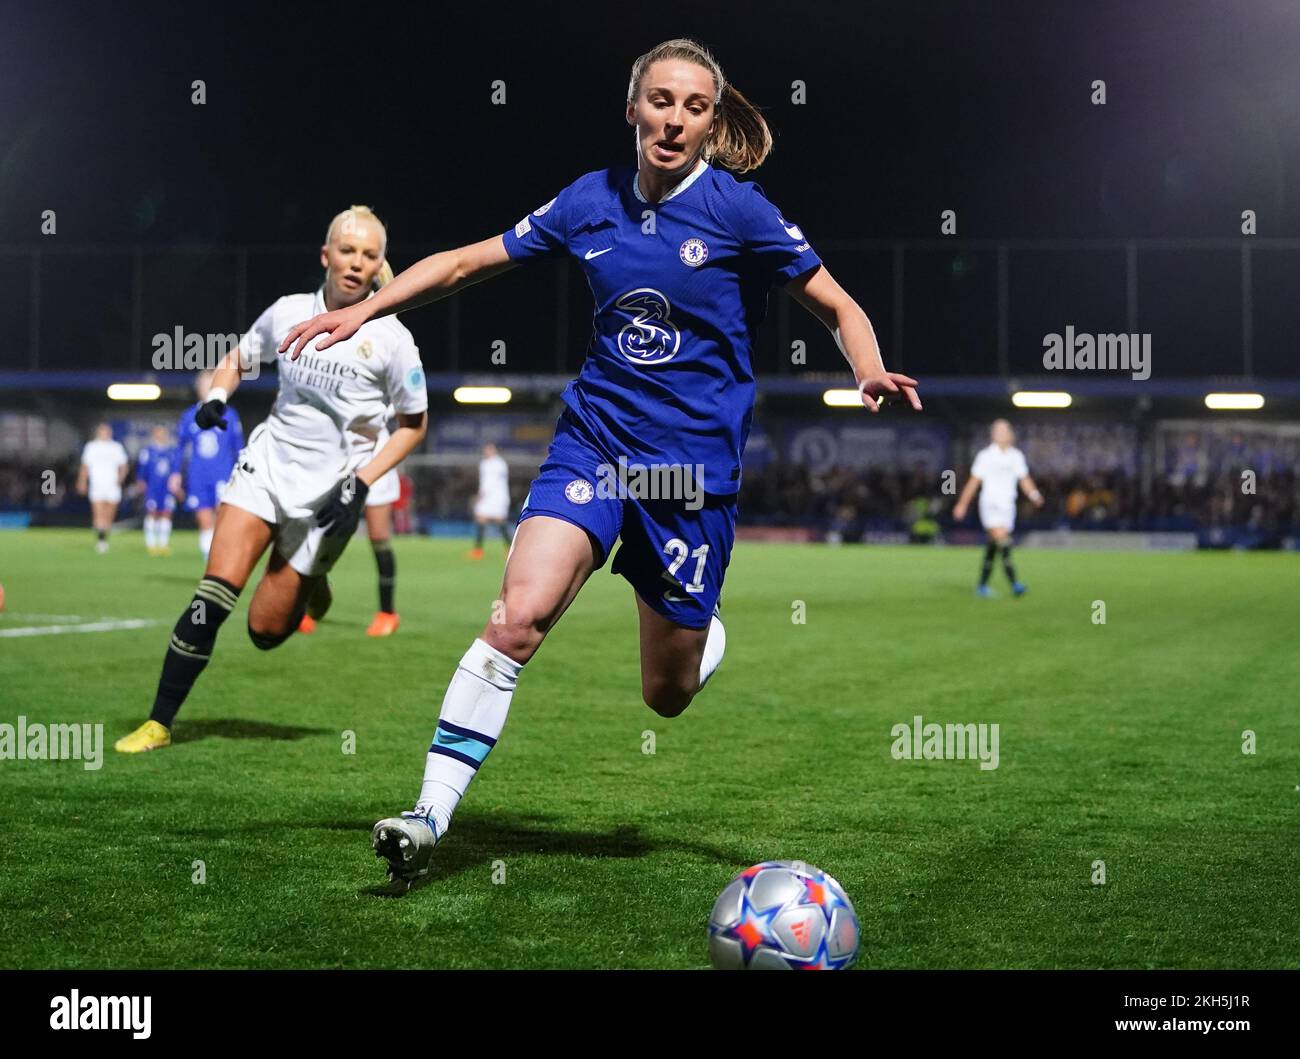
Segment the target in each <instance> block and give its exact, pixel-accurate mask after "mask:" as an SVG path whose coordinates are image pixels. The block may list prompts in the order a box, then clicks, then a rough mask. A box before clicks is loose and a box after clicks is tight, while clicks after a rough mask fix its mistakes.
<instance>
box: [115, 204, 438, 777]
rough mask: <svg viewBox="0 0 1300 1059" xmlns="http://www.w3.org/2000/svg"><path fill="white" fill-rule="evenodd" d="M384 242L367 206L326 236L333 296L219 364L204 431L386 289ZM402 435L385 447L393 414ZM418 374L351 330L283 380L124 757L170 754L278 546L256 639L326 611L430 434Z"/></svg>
mask: <svg viewBox="0 0 1300 1059" xmlns="http://www.w3.org/2000/svg"><path fill="white" fill-rule="evenodd" d="M387 240H388V235H387V232H386V231H385V230H384V227H383V225H382V224H381V223H380V221H379V219H378V218H377V217H376V216H375V215H374V214H373V213H372V212H371V211H370V210H369V209H368V208H367V207H365V206H353V207H352V208H351V209H348V210H344V211H343V212H342V213H340V214H339V215H338V216H337V217H335V218H334V220H333V221H331V222H330V226H329V230H328V232H327V233H326V236H325V245H324V246H322V247H321V251H320V260H321V264H322V265H323V266H324V267H325V282H324V283H323V284H322V286H321V288H320V289H319V290H318V291H316V293H314V294H290V295H288V296H286V297H283V298H281V299H280V300H279V301H277V302H276V303H275V304H274V305H272V306H271V307H270V308H268V309H266V310H265V311H264V312H263V313H262V315H261V316H259V317H258V318H257V322H256V323H254V324H253V327H252V330H250V331H249V332H248V334H247V335H245V336H244V338H243V339H242V341H241V342H240V343H239V348H238V349H237V350H233V351H232V352H231V353H230V355H229V356H227V357H226V359H225V360H224V361H223V362H222V363H221V366H220V367H219V368H218V369H217V373H216V376H215V377H214V379H213V384H212V389H211V390H209V392H208V395H207V401H206V402H205V403H204V405H203V406H202V407H201V408H200V409H199V410H198V413H197V415H196V416H195V420H196V423H197V425H198V427H199V429H202V430H205V429H208V428H210V427H213V426H224V425H225V412H226V401H227V400H228V399H229V396H230V393H231V392H232V391H233V390H234V389H235V387H236V386H237V385H238V384H239V379H240V371H241V370H246V369H247V368H249V367H251V365H252V362H253V361H254V360H255V359H258V358H263V357H266V356H273V355H274V350H275V346H276V343H277V342H279V341H280V339H281V338H283V337H284V335H285V333H286V332H287V331H288V330H289V327H290V325H291V324H292V323H293V322H294V321H296V320H299V319H301V318H302V317H303V315H304V314H305V313H309V312H312V311H324V312H328V311H337V310H339V309H342V308H345V307H347V306H350V305H356V304H358V303H359V302H361V301H364V300H365V299H366V297H367V296H368V295H369V293H370V291H371V288H372V286H373V285H375V284H378V283H382V282H383V280H384V279H385V278H386V275H385V272H384V270H385V261H384V255H385V253H386V243H387ZM390 405H391V406H392V408H393V411H394V412H395V414H396V417H397V429H396V430H395V431H393V433H392V435H391V436H390V437H389V438H388V440H387V441H386V442H384V443H383V444H382V445H381V444H380V443H379V439H380V437H381V435H382V433H383V431H384V427H385V421H386V412H387V409H388V406H390ZM427 408H428V393H427V391H426V388H425V382H424V368H423V367H422V365H421V364H420V354H419V351H418V350H417V349H416V348H415V343H414V342H413V341H412V339H411V334H410V332H409V331H407V330H406V328H405V327H403V326H402V325H401V324H400V323H398V322H397V321H396V320H377V321H375V322H374V323H372V324H367V325H366V326H365V327H363V328H360V329H358V330H357V333H356V337H355V338H353V339H351V340H350V341H347V342H343V343H340V344H339V346H338V348H337V349H335V350H334V351H333V352H332V353H331V354H330V355H329V356H328V357H315V356H311V357H304V358H303V359H301V360H299V361H296V362H294V363H289V362H285V363H283V364H282V365H281V368H280V393H279V396H278V397H277V398H276V402H275V406H274V408H272V410H271V415H270V417H269V418H268V419H267V420H266V422H264V423H262V424H261V425H260V426H258V427H257V429H255V430H254V431H253V433H252V434H251V435H250V436H249V439H248V444H247V446H245V448H244V450H243V451H242V452H241V453H240V454H239V460H238V462H237V463H236V465H235V470H234V472H233V473H232V474H231V476H230V482H229V484H228V486H227V488H226V491H225V494H224V496H223V499H222V503H221V506H220V507H219V508H218V509H217V524H216V531H215V534H214V536H213V540H212V551H211V554H210V555H209V556H208V565H207V570H206V571H205V573H204V575H203V579H202V580H201V581H200V582H199V587H198V590H197V591H196V592H195V594H194V598H193V599H192V600H191V601H190V603H189V605H188V606H187V607H186V608H185V611H184V612H183V613H182V614H181V617H180V620H179V621H178V622H177V623H176V628H175V630H174V631H173V633H172V638H171V644H170V646H169V647H168V649H167V654H166V656H165V657H164V659H163V667H162V676H161V677H160V678H159V681H158V693H157V696H156V697H155V699H154V704H153V712H152V713H151V714H150V717H149V720H148V721H146V722H145V723H144V724H143V725H141V726H140V727H139V728H137V729H136V730H135V731H134V732H132V733H131V734H130V735H128V736H124V737H123V738H122V739H120V740H118V742H117V744H116V745H117V749H118V750H121V751H123V752H126V753H136V752H138V751H141V750H154V749H157V748H158V747H164V746H167V745H168V744H170V742H171V727H172V722H173V720H174V718H175V716H176V712H177V711H178V710H179V709H180V707H181V703H183V702H184V701H185V697H186V695H188V694H189V691H190V688H192V687H193V686H194V682H195V680H197V679H198V676H199V674H200V673H201V672H203V669H204V667H205V666H206V665H207V664H208V659H209V658H210V657H211V655H212V647H213V644H214V643H215V642H216V638H217V631H218V630H219V629H220V628H221V623H222V622H223V621H225V620H226V618H227V617H228V616H229V615H230V612H231V610H233V609H234V606H235V602H236V600H237V599H238V598H239V593H240V592H241V591H242V590H243V587H244V585H245V583H247V581H248V578H249V576H250V575H251V574H252V572H253V567H254V566H256V565H257V562H258V560H259V559H260V558H261V557H262V553H263V552H265V551H266V549H267V548H268V547H270V546H271V545H272V544H274V545H275V548H274V550H273V551H272V553H271V557H270V559H269V560H268V561H267V564H266V571H265V572H264V573H263V575H262V580H261V582H260V583H259V584H258V586H257V591H256V592H255V593H254V594H253V600H252V602H251V603H250V604H249V607H248V635H249V637H250V638H251V639H252V641H253V643H255V644H256V645H257V646H258V647H260V648H262V649H263V650H268V649H270V648H272V647H277V646H279V645H280V644H281V643H283V642H284V641H285V640H286V639H288V637H289V636H290V635H291V634H292V633H293V631H294V629H296V628H297V627H298V623H299V621H300V620H301V619H302V616H303V613H304V612H305V611H306V610H307V609H308V608H309V607H310V609H311V610H312V611H313V612H314V616H315V617H317V618H319V617H320V616H321V615H323V614H324V612H325V610H326V609H328V607H329V603H330V593H329V582H328V581H327V580H326V578H325V574H326V573H327V572H328V571H329V569H330V567H331V566H332V565H333V563H334V561H335V560H336V559H337V558H338V557H339V555H341V554H342V552H343V549H344V548H345V547H346V546H347V543H348V540H349V539H350V538H351V536H352V533H353V531H354V530H355V529H356V527H357V523H358V521H359V520H360V518H361V511H362V508H363V506H364V505H365V502H366V494H367V492H368V491H369V487H370V485H371V484H372V483H373V482H375V481H376V480H377V479H379V478H380V477H381V476H382V475H384V474H385V473H387V472H388V471H389V470H390V469H391V468H393V467H395V466H396V465H397V464H398V463H399V462H400V461H401V460H402V459H403V458H404V457H405V456H406V454H407V453H409V452H410V451H411V450H412V449H413V448H415V446H416V445H417V444H419V442H420V439H421V438H423V437H424V433H425V429H426V426H427V422H428V416H427V413H426V409H427Z"/></svg>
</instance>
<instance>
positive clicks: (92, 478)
mask: <svg viewBox="0 0 1300 1059" xmlns="http://www.w3.org/2000/svg"><path fill="white" fill-rule="evenodd" d="M130 465H131V461H130V460H129V459H127V455H126V449H124V448H123V447H122V443H121V442H120V441H114V440H113V428H112V427H110V426H109V425H108V424H107V423H100V424H99V426H97V427H96V428H95V437H94V438H93V439H92V440H90V441H87V442H86V447H85V448H83V449H82V450H81V467H80V469H79V470H78V471H77V495H78V496H86V497H89V498H90V517H91V521H92V522H93V523H94V526H95V551H97V552H99V554H100V555H103V554H104V553H105V552H106V551H108V534H109V531H110V530H111V529H112V528H113V520H114V519H115V518H117V505H118V504H120V503H121V502H122V483H123V482H124V481H126V471H127V468H128V467H129V466H130Z"/></svg>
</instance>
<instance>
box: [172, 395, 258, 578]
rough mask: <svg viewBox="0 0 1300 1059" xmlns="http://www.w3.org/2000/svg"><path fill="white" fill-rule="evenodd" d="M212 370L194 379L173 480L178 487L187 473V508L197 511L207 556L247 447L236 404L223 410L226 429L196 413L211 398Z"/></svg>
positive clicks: (179, 436)
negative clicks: (200, 418)
mask: <svg viewBox="0 0 1300 1059" xmlns="http://www.w3.org/2000/svg"><path fill="white" fill-rule="evenodd" d="M212 376H213V372H212V371H211V370H208V371H201V372H199V374H198V377H197V378H196V379H195V380H194V392H195V393H196V394H197V395H198V398H199V399H198V400H197V401H196V402H195V403H194V404H192V405H190V407H189V408H187V409H185V411H184V412H183V413H181V420H180V424H179V425H178V426H177V428H176V437H177V440H178V447H179V450H180V462H181V464H182V466H181V467H178V468H177V475H176V478H175V479H174V481H173V489H174V490H176V491H179V489H180V479H181V472H182V471H183V473H184V477H185V494H186V495H185V510H186V511H192V512H193V513H194V521H195V523H196V524H197V525H198V528H199V550H200V551H201V552H202V553H203V557H204V558H205V559H206V558H207V556H208V552H209V551H210V550H211V548H212V531H213V527H214V526H215V525H216V517H217V516H216V509H217V505H218V504H220V503H221V494H222V492H223V491H224V490H225V488H226V481H227V480H228V479H229V478H230V472H231V471H233V470H234V469H235V458H236V457H237V456H238V455H239V450H240V449H242V448H243V447H244V429H243V427H242V426H241V425H240V423H239V413H237V412H236V411H235V410H234V409H233V408H227V409H226V410H225V412H224V418H225V421H226V426H225V429H222V430H218V429H216V428H215V427H208V428H204V427H201V426H199V425H198V423H197V422H196V421H195V416H196V415H197V414H198V411H199V409H200V408H202V407H203V405H204V404H205V403H206V402H207V400H208V391H209V389H210V388H211V386H212Z"/></svg>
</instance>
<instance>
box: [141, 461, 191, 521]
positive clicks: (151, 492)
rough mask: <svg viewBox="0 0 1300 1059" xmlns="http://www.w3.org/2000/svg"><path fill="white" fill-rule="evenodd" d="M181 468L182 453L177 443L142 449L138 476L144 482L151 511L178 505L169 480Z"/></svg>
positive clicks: (146, 502)
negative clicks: (169, 486) (168, 483)
mask: <svg viewBox="0 0 1300 1059" xmlns="http://www.w3.org/2000/svg"><path fill="white" fill-rule="evenodd" d="M180 469H181V463H180V453H179V451H178V449H177V447H176V446H175V445H146V446H145V447H144V448H142V449H141V450H140V456H139V458H138V459H137V460H136V476H137V477H138V478H139V479H140V481H141V482H143V483H144V497H145V505H146V507H147V508H148V509H149V510H150V511H156V510H160V509H162V510H167V511H170V510H171V509H172V508H173V507H175V506H176V498H175V497H173V496H172V494H171V491H170V490H169V489H168V488H167V482H168V480H169V479H170V478H171V476H172V475H173V474H174V473H176V472H177V471H179V470H180Z"/></svg>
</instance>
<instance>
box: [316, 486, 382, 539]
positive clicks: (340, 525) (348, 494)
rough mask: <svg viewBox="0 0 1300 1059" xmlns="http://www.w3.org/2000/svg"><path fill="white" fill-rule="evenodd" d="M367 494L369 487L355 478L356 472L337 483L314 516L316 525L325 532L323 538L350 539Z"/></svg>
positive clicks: (359, 518)
mask: <svg viewBox="0 0 1300 1059" xmlns="http://www.w3.org/2000/svg"><path fill="white" fill-rule="evenodd" d="M369 492H370V486H368V485H366V483H365V482H363V481H362V480H361V479H360V478H358V477H357V473H356V471H353V472H352V473H351V474H349V475H348V476H347V477H346V478H344V479H343V480H342V481H341V482H339V484H338V485H336V486H335V487H334V490H333V492H331V493H330V498H329V500H327V501H326V502H325V506H324V507H322V508H321V509H320V513H319V514H318V515H317V516H316V524H317V525H318V526H320V528H321V529H323V530H324V531H325V536H327V537H336V536H345V537H350V536H351V535H352V534H353V532H354V531H355V530H356V528H357V523H358V522H360V521H361V512H362V511H363V510H364V509H365V506H366V494H367V493H369Z"/></svg>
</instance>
